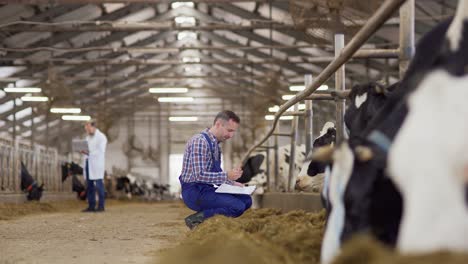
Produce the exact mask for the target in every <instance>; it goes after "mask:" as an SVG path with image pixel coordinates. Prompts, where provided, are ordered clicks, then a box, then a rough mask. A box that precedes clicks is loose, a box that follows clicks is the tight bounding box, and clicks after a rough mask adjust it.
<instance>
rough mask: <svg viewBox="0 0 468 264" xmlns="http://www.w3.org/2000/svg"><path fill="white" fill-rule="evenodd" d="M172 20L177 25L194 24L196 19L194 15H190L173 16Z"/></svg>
mask: <svg viewBox="0 0 468 264" xmlns="http://www.w3.org/2000/svg"><path fill="white" fill-rule="evenodd" d="M174 21H175V23H176V24H177V25H180V26H189V27H190V26H195V24H196V23H197V20H196V19H195V18H194V17H190V16H178V17H175V18H174Z"/></svg>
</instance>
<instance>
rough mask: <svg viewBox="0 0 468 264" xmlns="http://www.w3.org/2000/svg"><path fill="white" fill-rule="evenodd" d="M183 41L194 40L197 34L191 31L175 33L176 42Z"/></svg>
mask: <svg viewBox="0 0 468 264" xmlns="http://www.w3.org/2000/svg"><path fill="white" fill-rule="evenodd" d="M184 39H190V40H196V39H197V33H196V32H193V31H182V32H179V33H177V40H184Z"/></svg>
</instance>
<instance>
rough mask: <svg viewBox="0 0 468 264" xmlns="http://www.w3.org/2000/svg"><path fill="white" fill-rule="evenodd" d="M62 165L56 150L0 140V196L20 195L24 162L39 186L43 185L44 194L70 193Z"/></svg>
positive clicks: (69, 186)
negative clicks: (45, 192) (4, 194)
mask: <svg viewBox="0 0 468 264" xmlns="http://www.w3.org/2000/svg"><path fill="white" fill-rule="evenodd" d="M62 161H64V159H62V158H61V157H59V155H58V153H57V150H56V149H55V148H47V147H45V146H41V145H34V146H31V145H30V144H29V143H25V142H18V141H16V142H14V141H12V140H8V139H2V140H0V193H20V192H21V190H20V184H21V162H23V163H24V164H25V165H26V168H27V169H28V171H29V173H30V174H31V175H32V176H33V178H34V179H35V180H36V182H37V183H38V184H44V189H45V191H48V192H70V191H71V185H70V183H69V182H68V181H67V182H65V183H62V176H61V175H62V174H61V167H60V164H61V162H62Z"/></svg>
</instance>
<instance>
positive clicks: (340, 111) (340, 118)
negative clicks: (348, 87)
mask: <svg viewBox="0 0 468 264" xmlns="http://www.w3.org/2000/svg"><path fill="white" fill-rule="evenodd" d="M343 47H344V34H335V57H338V56H339V55H340V53H341V50H342V49H343ZM335 89H336V90H337V91H344V90H345V65H344V64H343V65H342V66H341V67H340V68H338V70H337V71H336V73H335ZM344 110H345V101H344V100H343V99H338V98H337V99H336V142H337V144H339V143H341V142H342V141H343V140H344V139H345V137H346V136H345V133H346V132H345V131H344Z"/></svg>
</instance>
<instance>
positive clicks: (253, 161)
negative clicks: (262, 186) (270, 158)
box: [237, 154, 265, 183]
mask: <svg viewBox="0 0 468 264" xmlns="http://www.w3.org/2000/svg"><path fill="white" fill-rule="evenodd" d="M264 159H265V155H263V154H257V155H255V156H251V157H249V158H248V159H247V161H246V162H245V164H244V165H243V166H242V176H241V177H240V178H239V179H237V182H240V183H248V182H249V181H250V180H251V179H252V178H253V177H254V176H255V175H257V174H259V173H262V172H263V171H264V170H262V169H260V167H261V166H262V163H263V161H264Z"/></svg>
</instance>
